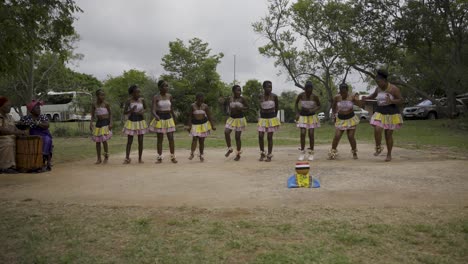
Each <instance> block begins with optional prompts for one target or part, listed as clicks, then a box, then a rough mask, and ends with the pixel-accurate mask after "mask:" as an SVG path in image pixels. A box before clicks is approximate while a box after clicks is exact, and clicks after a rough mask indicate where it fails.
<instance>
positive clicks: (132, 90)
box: [128, 84, 138, 95]
mask: <svg viewBox="0 0 468 264" xmlns="http://www.w3.org/2000/svg"><path fill="white" fill-rule="evenodd" d="M136 89H138V86H137V85H136V84H132V85H130V87H128V94H130V95H131V94H133V92H134V91H135V90H136Z"/></svg>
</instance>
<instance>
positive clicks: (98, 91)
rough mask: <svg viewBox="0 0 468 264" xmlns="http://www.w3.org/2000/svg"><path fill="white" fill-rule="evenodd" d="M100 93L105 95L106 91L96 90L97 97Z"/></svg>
mask: <svg viewBox="0 0 468 264" xmlns="http://www.w3.org/2000/svg"><path fill="white" fill-rule="evenodd" d="M99 93H104V90H102V89H97V90H96V96H98V95H99Z"/></svg>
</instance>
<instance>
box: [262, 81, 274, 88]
mask: <svg viewBox="0 0 468 264" xmlns="http://www.w3.org/2000/svg"><path fill="white" fill-rule="evenodd" d="M267 84H270V85H273V83H272V82H271V81H268V80H267V81H264V82H263V84H262V87H263V88H265V86H266V85H267Z"/></svg>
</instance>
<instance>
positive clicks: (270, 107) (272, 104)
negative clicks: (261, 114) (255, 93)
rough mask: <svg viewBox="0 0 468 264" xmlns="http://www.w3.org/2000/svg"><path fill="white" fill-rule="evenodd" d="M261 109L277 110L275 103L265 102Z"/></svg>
mask: <svg viewBox="0 0 468 264" xmlns="http://www.w3.org/2000/svg"><path fill="white" fill-rule="evenodd" d="M261 107H262V109H265V110H267V109H272V108H275V101H271V100H270V101H263V102H262V103H261Z"/></svg>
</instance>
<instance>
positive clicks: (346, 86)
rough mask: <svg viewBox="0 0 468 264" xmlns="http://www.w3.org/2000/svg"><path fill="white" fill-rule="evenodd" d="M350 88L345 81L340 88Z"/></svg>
mask: <svg viewBox="0 0 468 264" xmlns="http://www.w3.org/2000/svg"><path fill="white" fill-rule="evenodd" d="M348 88H349V86H348V85H347V84H346V83H345V82H342V83H341V84H340V88H339V89H340V90H341V89H346V90H348Z"/></svg>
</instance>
